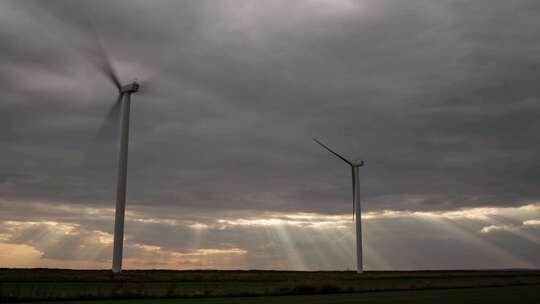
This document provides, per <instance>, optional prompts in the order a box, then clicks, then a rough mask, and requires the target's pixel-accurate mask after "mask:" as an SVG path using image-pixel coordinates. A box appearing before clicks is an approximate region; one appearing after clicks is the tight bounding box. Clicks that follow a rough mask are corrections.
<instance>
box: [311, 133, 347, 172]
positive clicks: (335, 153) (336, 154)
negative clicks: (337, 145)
mask: <svg viewBox="0 0 540 304" xmlns="http://www.w3.org/2000/svg"><path fill="white" fill-rule="evenodd" d="M313 140H314V141H315V142H316V143H318V144H319V145H321V146H323V148H325V149H326V150H328V151H330V153H332V154H334V155H335V156H337V157H339V158H341V160H343V161H344V162H346V163H347V164H349V165H351V166H352V165H353V164H352V163H351V162H350V161H348V160H347V159H346V158H345V157H343V156H341V155H339V154H338V153H337V152H335V151H333V150H332V149H330V148H329V147H327V146H326V145H324V144H323V143H322V142H320V141H318V140H317V139H315V138H313Z"/></svg>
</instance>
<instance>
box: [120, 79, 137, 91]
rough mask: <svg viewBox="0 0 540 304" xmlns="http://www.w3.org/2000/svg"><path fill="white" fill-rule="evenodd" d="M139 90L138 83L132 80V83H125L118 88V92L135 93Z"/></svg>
mask: <svg viewBox="0 0 540 304" xmlns="http://www.w3.org/2000/svg"><path fill="white" fill-rule="evenodd" d="M137 91H139V84H138V83H137V82H136V81H134V82H133V83H130V84H126V85H125V86H123V87H121V88H120V93H122V94H124V93H136V92H137Z"/></svg>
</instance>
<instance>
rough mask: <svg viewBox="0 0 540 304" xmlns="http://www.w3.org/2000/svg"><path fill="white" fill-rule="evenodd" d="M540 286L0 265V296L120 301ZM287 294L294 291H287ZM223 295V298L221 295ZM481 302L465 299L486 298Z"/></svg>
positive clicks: (504, 276) (434, 274) (410, 295)
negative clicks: (117, 271) (7, 266)
mask: <svg viewBox="0 0 540 304" xmlns="http://www.w3.org/2000/svg"><path fill="white" fill-rule="evenodd" d="M490 287H491V288H490ZM493 287H497V288H493ZM538 289H540V271H402V272H390V271H374V272H366V273H364V274H362V275H358V274H356V273H354V272H350V271H341V272H340V271H335V272H331V271H328V272H295V271H212V270H209V271H163V270H148V271H146V270H132V271H124V272H122V273H121V274H119V275H113V274H112V273H111V272H110V271H109V270H54V269H3V270H0V298H1V299H2V300H4V301H51V300H63V301H67V300H70V301H78V300H83V299H84V300H100V301H98V302H99V303H107V302H111V303H122V302H121V301H120V302H118V300H121V299H149V298H152V300H147V301H143V302H146V303H150V302H152V303H287V302H286V301H300V300H302V301H303V299H305V301H306V303H353V302H354V303H370V301H376V302H377V303H395V301H396V300H398V299H399V302H400V303H403V302H404V301H406V300H407V299H410V301H413V302H410V303H422V302H419V301H420V300H422V299H425V300H426V301H428V302H429V301H434V300H437V303H445V302H441V301H442V300H444V301H446V298H448V299H453V300H449V301H450V302H448V303H456V302H463V301H462V299H467V300H470V301H473V300H475V299H478V301H481V300H483V299H488V298H489V299H493V301H489V302H488V303H500V302H497V301H500V300H501V299H506V301H510V302H515V300H516V299H517V297H522V298H519V299H521V300H522V301H521V302H520V303H522V302H523V303H527V301H529V302H530V301H533V300H535V301H533V302H531V303H540V301H538V298H537V297H538V296H537V295H536V293H535V292H534V291H535V290H538ZM404 291H406V292H404ZM291 295H294V296H295V297H292V298H290V297H287V296H291ZM315 295H317V296H315ZM254 296H256V298H251V299H250V298H248V297H254ZM277 296H281V297H277ZM509 296H513V297H510V298H509ZM223 297H227V298H225V299H220V298H223ZM240 297H241V298H240ZM441 297H442V300H441V299H440V298H441ZM535 297H536V298H535ZM159 298H161V299H162V300H159V302H158V300H157V299H159ZM172 298H176V299H172ZM181 298H183V299H181ZM293 298H294V300H293ZM113 299H116V300H114V301H113ZM134 301H135V300H128V301H127V302H124V303H128V302H129V303H132V302H134ZM232 301H234V302H232ZM321 301H322V302H321ZM361 301H364V302H361ZM365 301H367V302H365ZM385 301H388V302H385ZM407 301H408V300H407ZM422 301H423V300H422ZM478 301H477V302H467V303H484V302H478ZM428 302H426V303H428ZM88 303H90V302H88ZM405 303H407V302H405Z"/></svg>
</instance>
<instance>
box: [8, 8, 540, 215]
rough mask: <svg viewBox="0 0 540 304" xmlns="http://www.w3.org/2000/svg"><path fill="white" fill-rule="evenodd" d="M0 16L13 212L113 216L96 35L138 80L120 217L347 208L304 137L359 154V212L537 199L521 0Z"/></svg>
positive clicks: (536, 62) (534, 123)
mask: <svg viewBox="0 0 540 304" xmlns="http://www.w3.org/2000/svg"><path fill="white" fill-rule="evenodd" d="M2 7H3V9H2V13H1V16H2V17H1V20H2V21H1V24H2V27H1V28H2V29H1V30H0V45H1V48H0V51H1V52H2V56H1V59H0V60H1V64H0V66H2V68H1V69H0V79H1V80H2V84H1V85H0V86H1V91H2V93H1V94H2V102H1V103H0V109H1V111H0V127H1V129H0V139H1V145H2V150H1V152H0V154H1V161H0V165H1V168H2V170H1V171H0V189H1V190H2V197H4V198H9V199H14V200H17V201H19V202H20V203H19V204H24V203H23V202H24V201H25V200H46V201H59V202H64V203H66V204H79V203H81V204H85V205H87V206H102V207H105V206H107V207H112V201H113V199H114V191H113V189H114V188H113V187H114V174H115V173H114V172H115V158H116V151H115V148H116V146H115V143H114V142H111V141H95V140H94V135H95V132H96V131H97V129H98V128H99V124H100V123H101V120H102V119H103V115H104V113H105V112H106V111H107V107H108V106H109V105H110V104H111V103H112V102H113V100H114V98H115V96H114V95H115V91H114V88H113V86H112V85H110V84H108V83H107V81H106V79H105V78H104V77H102V76H101V75H100V74H99V72H98V71H97V70H96V68H95V67H93V66H92V61H91V59H89V58H88V56H89V53H88V50H89V48H91V47H92V46H93V45H95V40H94V37H93V34H92V33H91V32H92V31H95V32H96V33H97V34H98V37H99V40H100V41H101V43H102V44H103V45H104V46H105V49H106V50H107V51H108V53H109V54H110V56H111V57H112V61H113V63H114V64H115V66H116V67H117V69H118V71H119V74H120V75H121V78H122V81H124V82H127V81H130V80H131V79H133V78H135V77H139V78H140V80H141V82H142V84H143V88H144V87H145V85H148V87H149V91H148V92H147V93H146V94H141V95H140V96H134V98H133V100H134V102H133V110H132V111H133V122H132V127H133V129H132V144H131V146H130V149H131V150H130V153H131V154H130V164H129V195H128V197H129V204H130V206H133V207H134V208H144V207H145V206H148V205H152V206H161V207H163V206H171V207H172V206H178V205H181V206H183V207H185V208H187V210H191V212H194V213H196V212H202V211H203V210H224V209H230V210H259V211H261V212H262V211H310V212H321V213H344V212H349V211H350V203H349V201H350V180H349V179H350V177H349V174H350V173H349V170H348V168H347V167H346V166H345V165H344V164H342V163H340V161H339V160H336V159H334V158H333V157H332V156H331V155H329V154H328V153H327V152H326V151H324V150H321V149H320V147H318V146H317V145H316V144H314V143H313V142H311V137H312V136H317V137H318V138H320V139H321V140H323V141H325V142H326V143H328V144H329V145H331V146H332V147H334V148H335V149H337V150H339V151H342V152H343V153H344V154H345V155H347V156H348V157H351V158H363V159H365V160H366V161H367V165H366V167H365V168H363V171H362V178H363V179H362V183H363V184H362V195H363V197H364V201H365V204H364V205H363V207H365V209H366V210H380V209H424V210H445V209H455V208H459V207H465V206H485V205H519V204H523V203H524V202H525V201H529V200H537V199H538V197H539V195H540V192H539V191H540V190H538V187H537V185H538V181H539V179H540V167H539V166H538V165H535V164H537V163H538V161H539V158H538V155H540V154H539V152H540V151H539V150H540V146H539V145H538V142H539V140H540V136H539V135H538V134H539V133H538V132H536V130H538V129H539V127H540V125H539V122H538V120H537V119H536V117H538V114H540V113H539V112H540V108H539V106H538V104H539V103H538V102H539V100H538V99H539V93H540V92H539V91H538V85H537V84H536V80H537V79H539V76H540V70H539V69H538V67H539V66H540V58H539V55H537V54H539V53H538V49H539V47H540V42H539V41H540V39H538V38H540V37H539V34H540V33H539V32H538V28H539V25H540V24H538V23H539V21H538V20H540V19H539V18H538V16H539V15H540V5H539V4H537V3H536V2H535V1H512V2H507V1H475V2H474V3H470V2H467V1H438V2H433V1H407V2H403V1H358V2H348V1H341V2H340V1H338V2H336V3H334V4H332V3H331V2H328V3H324V2H310V1H300V2H295V4H291V3H286V2H280V1H272V2H265V3H264V4H258V5H254V4H253V3H249V2H241V1H240V2H239V1H234V2H233V1H223V2H220V3H219V4H215V3H210V2H201V1H182V2H176V1H158V2H151V3H150V2H144V1H130V2H124V1H114V2H110V1H109V2H106V1H94V2H90V3H84V4H82V3H81V4H77V5H74V4H73V3H70V2H64V1H48V2H47V3H41V2H29V1H22V2H21V1H8V2H4V3H3V4H2ZM83 15H85V16H87V17H88V20H90V23H91V24H93V29H91V28H90V27H89V25H88V23H86V21H85V20H83V19H84V18H83V19H81V18H82V17H80V16H83ZM156 210H160V212H166V210H167V208H166V207H165V208H160V209H156ZM150 212H152V211H150Z"/></svg>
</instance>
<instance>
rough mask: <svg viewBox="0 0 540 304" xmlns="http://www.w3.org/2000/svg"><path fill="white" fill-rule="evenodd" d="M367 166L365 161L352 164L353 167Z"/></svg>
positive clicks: (356, 161)
mask: <svg viewBox="0 0 540 304" xmlns="http://www.w3.org/2000/svg"><path fill="white" fill-rule="evenodd" d="M364 164H365V162H364V161H363V160H355V161H352V162H351V166H353V167H362V166H363V165H364Z"/></svg>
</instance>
